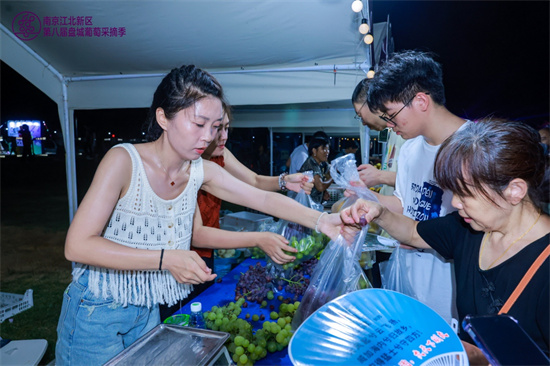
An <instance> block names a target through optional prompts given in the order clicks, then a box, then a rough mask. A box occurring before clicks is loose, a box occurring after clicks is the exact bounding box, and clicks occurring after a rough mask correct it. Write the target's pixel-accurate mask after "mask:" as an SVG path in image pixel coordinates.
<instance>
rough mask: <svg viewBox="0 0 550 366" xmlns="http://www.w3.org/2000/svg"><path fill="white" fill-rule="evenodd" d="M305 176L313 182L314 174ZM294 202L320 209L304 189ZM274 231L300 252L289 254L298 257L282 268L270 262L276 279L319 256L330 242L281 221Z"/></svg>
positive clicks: (318, 235)
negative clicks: (282, 273) (283, 272)
mask: <svg viewBox="0 0 550 366" xmlns="http://www.w3.org/2000/svg"><path fill="white" fill-rule="evenodd" d="M303 174H304V175H306V176H308V179H309V181H310V182H311V181H313V172H311V171H307V172H304V173H303ZM294 200H295V201H297V202H299V203H300V204H302V205H304V206H306V207H309V208H313V209H319V207H318V206H320V205H318V204H317V203H315V202H314V201H313V200H312V199H311V197H310V196H309V195H308V194H306V193H305V192H304V190H303V189H302V190H300V192H299V193H298V194H297V195H296V197H295V198H294ZM321 210H322V206H321ZM273 229H275V230H274V231H273V232H276V233H278V234H280V235H282V236H284V237H285V239H287V240H288V241H289V245H290V246H291V247H293V248H296V249H297V250H298V253H289V254H290V255H294V256H295V257H296V259H295V260H294V262H292V263H288V264H286V265H284V266H281V265H279V264H276V263H274V262H272V261H271V260H269V263H270V266H271V267H273V268H274V270H273V274H274V275H276V276H275V277H278V276H279V275H280V273H279V272H282V271H285V270H287V269H292V268H296V267H297V266H299V265H300V264H301V263H302V262H305V261H307V260H309V259H311V258H313V257H314V256H316V255H317V253H319V251H321V250H322V249H323V248H324V247H325V245H326V243H327V242H328V237H327V236H325V235H324V234H319V233H316V232H315V231H314V230H311V229H310V228H308V227H305V226H302V225H299V224H297V223H295V222H290V221H285V220H280V221H279V225H278V226H277V227H273Z"/></svg>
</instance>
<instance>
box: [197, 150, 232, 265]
mask: <svg viewBox="0 0 550 366" xmlns="http://www.w3.org/2000/svg"><path fill="white" fill-rule="evenodd" d="M210 161H212V162H214V163H216V164H218V165H219V166H221V167H222V168H223V167H224V166H225V162H224V161H223V155H222V156H215V157H212V158H211V159H210ZM197 204H198V206H199V209H200V210H201V217H202V224H203V225H204V226H208V227H215V228H219V227H220V209H221V207H222V200H221V199H219V198H218V197H216V196H213V195H211V194H210V193H208V192H206V191H203V190H202V189H199V192H198V194H197ZM191 249H192V250H194V251H195V252H197V253H198V254H199V255H200V256H201V257H207V258H212V254H213V252H214V251H213V250H212V249H206V248H195V247H194V246H191Z"/></svg>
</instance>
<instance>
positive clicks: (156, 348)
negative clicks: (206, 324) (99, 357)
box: [105, 324, 229, 366]
mask: <svg viewBox="0 0 550 366" xmlns="http://www.w3.org/2000/svg"><path fill="white" fill-rule="evenodd" d="M228 338H229V333H225V332H216V331H213V330H205V329H197V328H190V327H183V326H180V325H172V324H159V325H157V326H156V327H155V328H153V329H152V330H151V331H150V332H149V333H147V334H146V335H144V336H143V337H141V338H140V339H138V340H137V341H135V342H134V343H133V344H132V345H131V346H130V347H128V348H126V349H125V350H124V351H122V352H121V353H119V354H118V355H116V356H115V357H113V358H112V359H111V360H110V361H109V362H107V363H106V364H105V365H109V366H112V365H121V366H122V365H132V366H134V365H163V366H168V365H207V364H209V363H210V362H211V361H212V360H213V359H214V357H215V356H216V355H217V354H218V352H219V351H220V350H221V348H222V347H223V344H224V343H225V341H226V340H227V339H228Z"/></svg>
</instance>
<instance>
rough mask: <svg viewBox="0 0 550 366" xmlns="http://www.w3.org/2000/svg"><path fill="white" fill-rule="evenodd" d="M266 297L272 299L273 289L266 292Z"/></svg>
mask: <svg viewBox="0 0 550 366" xmlns="http://www.w3.org/2000/svg"><path fill="white" fill-rule="evenodd" d="M267 299H268V300H273V291H268V292H267Z"/></svg>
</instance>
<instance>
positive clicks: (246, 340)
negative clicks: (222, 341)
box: [243, 338, 250, 348]
mask: <svg viewBox="0 0 550 366" xmlns="http://www.w3.org/2000/svg"><path fill="white" fill-rule="evenodd" d="M249 345H250V341H249V340H248V339H246V338H245V340H244V342H243V348H248V346H249Z"/></svg>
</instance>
